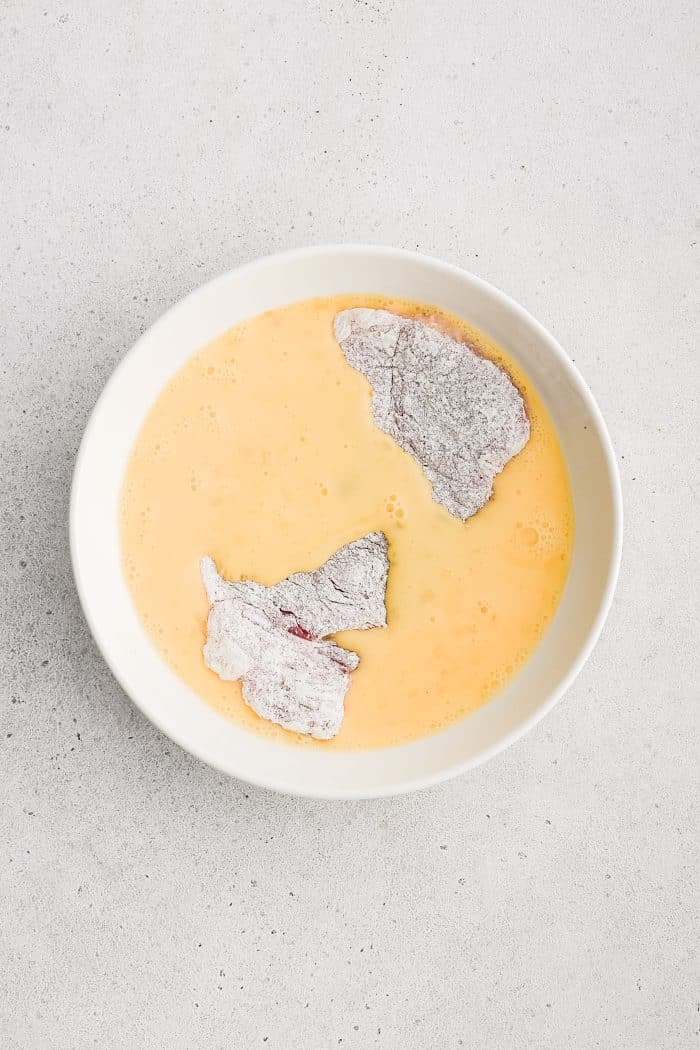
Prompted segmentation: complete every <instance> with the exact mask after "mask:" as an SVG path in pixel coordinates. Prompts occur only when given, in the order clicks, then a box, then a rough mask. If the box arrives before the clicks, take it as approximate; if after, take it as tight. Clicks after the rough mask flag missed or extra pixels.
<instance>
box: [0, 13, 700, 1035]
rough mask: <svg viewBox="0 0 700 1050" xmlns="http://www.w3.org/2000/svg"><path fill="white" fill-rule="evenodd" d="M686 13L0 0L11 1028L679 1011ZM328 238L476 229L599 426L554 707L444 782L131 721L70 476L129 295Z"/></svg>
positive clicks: (122, 345) (688, 531)
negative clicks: (229, 753)
mask: <svg viewBox="0 0 700 1050" xmlns="http://www.w3.org/2000/svg"><path fill="white" fill-rule="evenodd" d="M696 35H697V15H695V14H694V11H693V5H692V4H690V3H687V2H685V0H670V3H666V4H664V5H655V4H651V3H641V2H640V3H633V2H631V0H620V2H613V3H611V2H610V0H593V2H591V0H587V2H585V3H584V2H583V0H574V2H573V3H568V4H567V3H559V2H554V0H547V2H546V3H545V4H541V5H522V4H517V3H515V2H514V0H506V2H503V3H498V2H494V0H476V2H474V3H469V4H460V3H456V2H455V0H432V2H431V3H424V2H418V0H408V2H407V0H404V2H401V3H400V2H397V0H366V2H364V3H360V2H351V0H332V3H329V4H325V3H318V2H308V3H304V2H297V3H294V2H292V0H275V2H270V3H268V4H255V3H242V2H235V3H226V2H225V0H220V2H219V3H218V4H209V3H206V2H202V3H194V2H193V0H180V2H170V3H166V2H165V0H157V2H154V3H148V4H147V3H135V2H129V3H120V4H106V3H105V4H100V3H95V2H94V0H89V2H88V0H73V2H70V3H69V2H67V0H64V2H63V3H59V4H52V3H49V2H48V0H41V2H39V0H4V2H3V4H2V10H1V11H0V41H1V43H0V47H1V48H2V56H1V57H2V60H1V61H0V82H1V83H2V85H3V90H2V91H1V92H0V147H1V148H0V169H1V170H2V172H3V176H2V184H3V194H2V205H1V208H0V274H1V275H2V290H3V309H2V310H1V311H0V359H1V364H2V369H1V372H2V380H1V381H2V387H3V393H2V399H3V409H2V413H1V414H0V428H1V429H2V436H3V439H4V441H3V467H2V478H3V482H2V496H1V497H0V498H1V500H2V525H3V533H2V541H3V546H7V549H8V557H7V559H6V561H5V562H4V567H3V581H2V588H1V590H2V602H3V605H4V611H3V614H2V620H1V622H2V639H1V644H0V649H1V653H0V656H1V661H2V666H1V667H0V672H1V673H0V681H1V683H2V684H1V686H0V690H1V693H2V700H3V706H2V727H1V728H2V736H1V741H0V742H1V745H2V759H1V761H2V788H3V790H2V795H3V796H4V803H3V807H2V809H1V810H0V812H1V814H2V816H1V818H0V819H1V820H2V829H1V835H0V837H1V841H2V845H1V848H0V901H2V903H3V905H4V907H3V908H2V911H3V912H4V915H3V919H2V936H1V937H0V1031H1V1032H2V1039H1V1042H2V1046H3V1048H4V1050H15V1048H17V1050H34V1048H42V1050H43V1048H44V1047H51V1048H52V1050H82V1048H84V1047H93V1046H95V1047H99V1048H100V1050H125V1048H127V1047H129V1048H130V1047H134V1048H136V1047H138V1048H141V1047H145V1048H161V1047H163V1048H167V1050H193V1048H199V1047H206V1048H215V1050H228V1048H229V1047H235V1048H239V1047H240V1048H244V1050H247V1048H249V1047H257V1046H260V1047H261V1050H273V1048H274V1050H296V1048H303V1050H328V1048H330V1047H339V1048H341V1050H350V1048H363V1050H364V1048H367V1047H375V1046H376V1047H380V1048H384V1050H411V1048H418V1050H442V1048H443V1047H445V1048H447V1047H450V1048H452V1047H455V1048H456V1047H461V1046H464V1047H470V1048H477V1050H485V1048H486V1050H488V1048H498V1050H501V1048H519V1047H528V1048H529V1047H536V1048H552V1050H560V1048H563V1047H576V1048H589V1047H596V1046H598V1047H602V1048H605V1050H608V1048H611V1047H614V1048H616V1050H620V1048H629V1050H645V1048H649V1050H659V1048H661V1047H663V1048H664V1050H671V1048H686V1047H691V1046H695V1045H696V1043H697V1039H698V1030H699V1029H700V1013H699V1012H698V1010H699V1006H698V997H697V991H698V976H699V975H698V968H697V955H696V954H695V945H696V943H697V927H696V928H695V929H694V928H693V924H694V922H696V918H697V899H698V874H697V871H698V869H697V866H696V865H697V859H698V852H697V823H698V811H697V801H698V782H697V771H698V757H699V753H698V750H699V749H698V719H697V700H698V673H697V672H698V666H697V642H698V628H697V624H698V614H699V609H698V584H697V573H696V577H695V579H694V578H693V566H692V563H691V556H692V555H693V552H695V553H697V542H698V537H697V527H696V524H695V522H694V520H693V499H694V488H693V487H694V485H696V484H697V476H698V475H697V445H696V447H695V450H693V441H694V439H695V438H696V432H697V402H696V401H694V398H696V396H697V392H698V380H699V379H700V375H699V368H698V356H697V349H696V346H695V345H694V342H693V338H692V337H693V322H694V320H695V321H696V320H697V310H696V309H695V304H694V300H693V287H694V282H695V289H696V290H697V277H698V268H697V262H696V260H697V258H698V248H697V239H698V230H697V225H698V224H697V223H695V225H694V222H693V212H692V201H693V195H694V193H696V191H697V183H696V181H695V177H694V172H693V167H694V165H695V167H696V168H697V163H698V156H697V153H696V152H695V150H694V140H693V136H694V134H695V135H696V136H697V127H696V126H694V122H696V114H697V105H696V103H697V79H695V80H694V79H693V77H694V55H693V49H694V44H693V39H694V36H695V37H696ZM696 141H697V138H696ZM344 240H358V241H370V242H378V243H382V244H392V245H398V246H403V247H408V248H414V249H415V248H418V249H420V250H421V251H425V252H428V253H431V254H434V255H437V256H439V257H441V258H443V259H447V260H449V261H451V262H455V263H458V264H459V265H461V266H464V267H465V268H467V269H469V270H471V271H473V272H474V273H477V274H479V275H481V276H483V277H485V278H486V279H487V280H489V281H491V282H493V283H494V284H496V285H498V286H499V287H501V288H502V289H504V290H505V291H507V292H508V293H510V294H511V295H513V296H514V297H515V298H516V299H518V300H519V301H520V302H522V303H523V304H524V305H525V306H526V307H527V308H529V309H530V310H531V311H532V312H533V313H534V314H535V315H536V316H537V317H538V318H539V319H540V320H541V321H542V322H543V323H544V324H545V325H546V326H547V327H549V328H550V329H551V330H552V332H553V333H554V334H555V335H556V336H557V337H558V338H559V340H560V341H561V343H562V344H563V346H564V347H565V348H566V349H567V350H568V352H569V353H570V354H571V356H572V357H573V358H574V360H575V361H576V363H577V365H578V366H579V367H580V369H581V371H582V372H583V374H584V376H585V377H586V379H587V380H588V381H589V383H590V384H591V386H592V389H593V391H594V393H595V394H596V396H597V397H598V399H599V402H600V405H601V407H602V409H603V412H604V414H605V416H606V418H607V420H608V423H609V425H610V429H611V434H612V437H613V441H614V444H615V447H616V450H617V452H618V455H619V459H620V466H621V471H622V477H623V484H624V491H625V505H626V506H625V509H626V549H625V556H624V563H623V570H622V576H621V579H620V585H619V589H618V593H617V597H616V601H615V605H614V609H613V612H612V614H611V617H610V619H609V621H608V624H607V626H606V628H605V631H604V634H603V637H602V640H601V642H600V644H599V645H598V648H597V649H596V651H595V654H594V655H593V657H592V658H591V660H590V662H589V663H588V665H587V667H586V669H585V671H584V672H583V674H582V675H581V677H580V678H579V680H578V681H577V683H576V685H575V687H574V688H573V689H571V691H570V692H569V694H568V695H567V697H566V698H565V699H564V700H563V701H562V702H561V703H560V704H559V706H558V707H557V708H556V710H555V711H554V713H553V714H551V715H550V716H549V717H547V718H546V719H545V721H544V722H543V723H541V724H540V725H539V726H538V727H537V729H536V730H535V731H534V732H532V733H531V734H530V735H529V736H527V737H526V738H525V739H524V740H522V741H521V742H520V743H518V744H517V745H516V746H514V747H513V748H512V749H510V750H509V751H508V752H506V753H504V754H502V755H500V756H499V757H498V758H496V759H494V760H493V761H492V762H490V763H489V764H488V765H487V766H485V767H483V768H481V769H478V770H476V771H474V772H472V773H470V774H468V775H466V776H464V777H462V778H461V779H459V780H457V781H455V782H452V783H450V784H448V785H445V786H442V787H439V788H435V789H433V790H429V791H425V792H423V793H420V794H418V795H415V796H411V797H406V798H399V799H394V800H387V801H381V802H367V803H352V804H321V803H315V802H307V801H298V800H294V799H289V798H282V797H277V796H275V795H272V794H268V793H266V792H264V791H260V790H255V789H251V788H248V787H246V786H245V785H244V784H241V783H237V782H235V781H230V780H227V779H225V778H223V777H222V776H220V775H218V774H216V773H214V772H212V771H211V770H210V769H208V768H206V767H204V766H203V765H201V764H200V763H198V762H197V761H195V760H194V759H192V758H190V757H189V756H188V755H187V754H184V753H183V752H182V751H180V750H179V749H178V748H177V747H176V746H175V745H173V744H171V743H170V742H169V741H168V740H167V739H164V738H163V737H162V736H161V735H160V733H158V732H157V731H156V730H155V729H153V728H152V727H151V726H150V725H149V724H147V723H146V722H145V720H144V719H143V718H142V717H141V715H140V714H139V713H138V712H137V711H136V710H135V708H134V707H132V705H131V704H130V702H129V701H128V700H127V698H126V697H125V695H124V694H123V692H122V691H121V689H120V688H119V687H118V686H117V685H116V683H115V682H114V680H113V679H112V677H111V675H110V673H109V672H108V671H107V669H106V667H105V665H104V664H103V662H102V659H101V658H100V655H99V653H98V652H97V651H96V649H95V646H94V644H93V643H92V641H91V639H90V637H89V635H88V632H87V629H86V627H85V624H84V622H83V619H82V616H81V613H80V609H79V607H78V601H77V598H76V595H75V591H74V588H73V583H72V579H71V571H70V565H69V558H68V550H67V544H66V515H67V504H68V487H69V481H70V476H71V470H72V466H73V460H74V456H75V452H76V449H77V446H78V442H79V440H80V436H81V432H82V429H83V427H84V425H85V421H86V419H87V416H88V413H89V411H90V409H91V407H92V405H93V404H94V402H95V399H96V398H97V395H98V393H99V391H100V389H101V387H102V385H103V384H104V382H105V380H106V379H107V377H108V375H109V374H110V372H111V370H112V369H113V367H114V366H115V364H116V363H117V362H118V361H119V360H120V358H121V357H122V356H123V354H124V353H125V351H126V350H127V349H128V348H129V347H130V345H131V344H132V343H133V342H134V340H135V338H136V337H137V336H138V335H139V333H140V332H142V331H143V330H144V329H145V328H147V327H148V326H149V325H150V324H151V322H152V321H153V320H154V319H155V318H156V317H158V315H159V314H160V313H161V312H162V311H163V310H164V309H165V308H166V307H168V306H169V305H171V304H172V303H174V302H175V301H176V300H177V299H178V298H180V297H181V296H182V295H183V294H184V293H185V292H187V291H189V290H190V289H192V288H193V287H195V286H196V285H198V284H200V283H202V282H203V281H205V280H206V279H208V278H209V277H211V276H213V275H215V274H217V273H219V272H221V271H222V270H225V269H228V268H230V267H232V266H235V265H236V264H238V263H240V262H243V261H246V260H249V259H252V258H254V257H255V256H258V255H261V254H265V253H268V252H271V251H275V250H278V249H281V248H286V247H293V246H298V245H306V244H311V243H323V242H336V241H344ZM696 301H697V300H696ZM696 301H695V302H696ZM695 515H696V519H697V503H695Z"/></svg>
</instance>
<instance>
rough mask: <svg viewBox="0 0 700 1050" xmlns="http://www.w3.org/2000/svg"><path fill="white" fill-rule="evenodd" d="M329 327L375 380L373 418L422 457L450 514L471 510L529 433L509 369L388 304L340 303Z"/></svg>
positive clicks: (467, 514)
mask: <svg viewBox="0 0 700 1050" xmlns="http://www.w3.org/2000/svg"><path fill="white" fill-rule="evenodd" d="M334 331H335V337H336V339H337V340H338V342H339V344H340V346H341V349H342V351H343V353H344V355H345V357H346V360H347V361H348V363H349V364H350V365H352V367H353V368H355V369H357V371H358V372H362V374H363V375H364V376H365V377H366V378H367V379H368V380H369V382H370V384H371V387H372V392H373V397H372V414H373V417H374V422H375V423H376V424H377V426H378V427H379V428H380V430H383V431H384V432H385V433H386V434H388V435H389V436H390V437H392V438H393V439H394V441H396V442H397V444H399V445H400V446H401V448H403V449H404V450H405V451H406V452H408V453H409V455H411V456H413V458H414V459H415V460H416V461H417V462H418V463H419V464H420V466H421V467H422V468H423V471H424V472H425V474H426V476H427V478H428V480H429V481H430V483H431V485H432V488H433V499H434V500H435V501H436V502H437V503H441V504H442V505H443V506H444V507H446V508H447V510H448V511H449V512H450V514H452V515H453V516H454V517H455V518H461V519H462V520H466V519H467V518H470V517H471V516H472V514H476V512H477V511H478V510H480V509H481V508H482V507H483V506H484V504H485V503H487V502H488V501H489V499H490V498H491V495H492V492H493V479H494V477H495V476H496V474H499V473H500V471H501V470H503V468H504V466H505V465H506V463H507V462H508V460H509V459H511V458H512V457H513V456H515V455H516V454H517V453H518V452H520V451H521V449H522V448H523V447H524V446H525V444H526V442H527V440H528V438H529V437H530V422H529V420H528V417H527V412H526V411H525V404H524V402H523V399H522V397H521V395H520V392H519V390H518V389H517V387H515V386H514V385H513V383H512V382H511V380H510V378H509V377H508V375H506V373H505V372H504V371H503V370H502V369H500V368H499V367H498V365H496V364H495V363H494V362H493V361H490V360H488V358H484V357H480V356H479V354H477V353H475V352H474V351H473V350H471V349H470V348H469V347H468V346H466V345H465V344H464V343H458V342H456V340H454V339H452V338H450V336H449V335H447V334H446V333H445V332H442V331H440V330H439V329H438V328H432V327H431V326H430V325H427V324H424V323H423V322H422V321H417V320H414V319H413V318H409V317H400V316H399V315H397V314H392V313H389V312H388V311H387V310H368V309H355V310H343V311H342V312H341V313H339V314H338V315H337V316H336V318H335V323H334Z"/></svg>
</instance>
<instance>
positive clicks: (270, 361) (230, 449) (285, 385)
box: [122, 296, 574, 750]
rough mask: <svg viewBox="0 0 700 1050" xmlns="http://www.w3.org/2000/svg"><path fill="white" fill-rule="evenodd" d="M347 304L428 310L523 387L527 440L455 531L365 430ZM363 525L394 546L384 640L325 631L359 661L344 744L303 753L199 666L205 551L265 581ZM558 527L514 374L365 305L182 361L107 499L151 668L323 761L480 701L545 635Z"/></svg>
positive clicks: (484, 344) (367, 405)
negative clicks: (417, 321)
mask: <svg viewBox="0 0 700 1050" xmlns="http://www.w3.org/2000/svg"><path fill="white" fill-rule="evenodd" d="M353 306H368V307H376V308H383V309H388V310H394V311H395V312H396V313H402V314H407V315H411V316H422V317H425V318H426V319H427V320H429V321H430V323H432V324H437V325H440V326H441V327H443V328H444V329H445V330H447V331H449V333H450V334H451V335H453V336H454V337H455V338H458V339H461V340H464V341H465V342H468V343H469V344H470V345H471V346H472V347H474V348H475V349H477V350H478V351H479V352H481V353H483V354H485V355H486V356H488V357H490V358H492V359H493V360H495V361H496V362H497V363H498V364H500V365H501V366H502V367H504V368H506V370H507V371H508V372H509V374H510V375H511V377H512V379H513V381H514V382H515V383H516V385H517V386H518V387H519V389H520V391H521V393H522V394H523V397H524V399H525V402H526V405H527V410H528V414H529V416H530V422H531V429H532V433H531V436H530V440H529V442H528V444H527V445H526V446H525V448H524V450H523V451H522V452H521V453H520V454H519V455H518V456H516V457H515V458H514V459H513V460H511V461H510V463H508V465H507V466H506V468H505V470H504V471H503V472H502V473H501V474H500V475H499V476H498V477H497V478H496V481H495V486H494V496H493V498H492V499H491V501H490V503H488V504H487V505H486V506H485V507H484V508H483V509H482V510H481V511H479V513H478V514H476V515H475V516H474V517H472V518H470V519H469V520H468V521H467V522H461V521H459V520H457V519H456V518H453V517H451V516H450V514H449V513H448V512H447V511H446V510H445V509H444V508H443V507H441V506H439V505H438V504H437V503H435V502H434V501H433V499H432V496H431V489H430V485H429V483H428V481H427V479H426V478H425V476H424V474H423V472H422V471H421V468H420V467H419V466H418V464H417V463H416V462H415V461H414V460H413V459H412V458H411V457H410V456H409V455H408V454H407V453H406V452H404V451H402V449H400V448H399V447H398V446H397V445H396V444H395V443H394V442H393V441H392V440H391V438H389V437H388V436H387V435H385V434H383V433H382V432H381V431H380V430H378V429H377V428H376V427H375V426H374V424H373V422H372V415H371V391H370V387H369V385H368V383H367V381H366V380H365V379H364V377H363V376H362V375H360V374H359V373H357V372H355V371H354V370H353V369H352V368H351V367H350V366H349V365H348V364H347V362H346V361H345V358H344V357H343V354H342V351H341V350H340V347H339V346H338V344H337V342H336V341H335V339H334V336H333V319H334V317H335V315H336V314H337V313H338V312H339V311H340V310H344V309H347V308H349V307H353ZM375 529H382V530H383V531H384V533H385V534H386V536H387V539H388V541H389V558H390V570H389V584H388V589H387V616H388V627H387V628H386V629H384V630H381V629H379V630H371V631H347V632H343V633H342V634H339V635H336V640H337V641H338V643H339V644H340V645H343V646H345V647H347V648H349V649H353V650H355V651H356V652H357V653H358V654H359V656H360V666H359V668H358V669H357V670H356V671H354V672H353V674H352V676H351V685H350V689H349V691H348V694H347V699H346V704H345V720H344V723H343V727H342V729H341V731H340V733H339V734H338V736H337V737H336V738H335V739H334V740H332V741H328V742H317V741H313V740H311V739H310V738H305V737H300V736H297V735H296V734H293V733H288V732H286V731H285V730H283V729H281V728H279V727H278V726H274V725H272V724H270V723H268V722H265V721H264V720H262V719H261V718H259V717H258V716H257V715H256V714H255V713H254V712H253V711H251V710H250V708H249V707H248V706H247V705H246V704H245V703H244V701H243V699H242V696H241V684H240V682H223V681H221V680H220V679H219V678H218V677H217V675H216V674H214V672H213V671H210V670H209V669H208V668H207V667H205V665H204V661H203V658H202V646H203V644H204V640H205V634H206V620H207V614H208V604H207V600H206V596H205V593H204V588H203V586H202V582H201V579H200V575H199V560H200V558H201V557H202V555H203V554H210V555H211V556H212V557H213V558H214V560H215V561H216V564H217V566H218V568H219V571H220V572H221V573H222V574H223V575H224V576H225V577H226V578H227V579H230V580H234V581H235V580H239V579H241V578H244V577H248V578H251V579H255V580H258V581H259V582H261V583H264V584H268V585H269V584H272V583H275V582H277V581H278V580H281V579H283V578H284V577H286V576H289V575H290V574H291V573H293V572H298V571H301V570H305V571H308V570H311V569H315V568H318V566H319V565H321V564H322V563H323V562H324V561H325V560H326V559H327V558H328V557H329V555H330V554H332V553H333V552H334V551H335V550H337V549H338V547H340V546H342V545H343V544H345V543H348V542H349V541H350V540H354V539H357V538H358V537H359V536H362V535H364V534H365V533H367V532H372V531H374V530H375ZM573 531H574V522H573V507H572V501H571V493H570V489H569V482H568V476H567V471H566V466H565V463H564V459H563V455H562V453H561V450H560V447H559V444H558V441H557V437H556V433H555V430H554V426H553V424H552V422H551V420H550V418H549V416H548V415H547V413H546V410H545V409H544V407H543V405H542V403H541V401H540V399H539V397H538V395H537V393H536V391H535V389H534V387H533V385H532V383H531V382H530V381H529V379H528V378H527V376H526V375H525V374H524V373H523V372H522V370H521V369H520V368H519V367H518V366H517V365H516V364H515V363H514V362H513V361H512V360H511V359H509V358H508V357H507V356H506V355H505V354H504V353H503V351H501V350H500V349H499V348H498V347H496V346H495V345H494V344H492V343H490V342H489V341H488V340H487V339H486V338H485V337H484V336H483V335H481V334H480V333H479V332H477V331H475V330H474V329H471V328H469V327H467V326H466V325H464V324H463V323H461V322H460V321H458V320H457V319H456V318H454V317H452V316H450V315H446V314H444V313H442V312H440V311H437V310H435V309H433V308H429V307H421V306H419V305H417V304H415V303H409V302H405V301H402V300H392V299H385V298H381V299H380V298H377V297H372V296H337V297H333V298H329V299H313V300H308V301H305V302H301V303H295V304H293V305H291V306H287V307H282V308H280V309H277V310H273V311H270V312H269V313H266V314H262V315H260V316H259V317H256V318H253V319H251V320H249V321H246V322H244V323H243V324H241V325H238V326H237V327H236V328H234V329H232V330H231V331H229V332H226V333H225V334H223V335H222V336H220V337H219V338H218V339H216V340H215V341H214V342H213V343H212V344H210V345H209V346H208V347H206V348H205V349H203V350H202V351H201V352H200V353H198V354H197V355H195V356H194V357H193V358H192V359H191V360H190V361H189V362H188V363H187V364H186V365H185V366H184V367H183V368H182V369H181V370H180V372H179V373H178V374H177V375H176V376H175V377H174V379H172V380H171V382H170V383H169V384H168V385H167V386H166V387H165V389H164V390H163V392H162V393H161V395H160V396H159V398H158V400H157V401H156V402H155V404H154V406H153V408H152V409H151V411H150V413H149V415H148V416H147V418H146V421H145V423H144V425H143V428H142V430H141V432H140V434H139V437H138V439H137V441H136V444H135V446H134V449H133V452H132V455H131V459H130V462H129V465H128V468H127V472H126V477H125V481H124V488H123V496H122V551H123V560H124V570H125V573H126V576H127V579H128V583H129V588H130V591H131V595H132V598H133V601H134V604H135V606H136V609H137V611H138V614H139V616H140V618H141V621H142V623H143V625H144V628H145V630H146V631H147V633H148V634H149V636H150V638H151V640H152V642H153V644H154V645H155V646H156V648H157V649H158V650H159V652H160V653H161V654H162V656H163V657H164V659H165V660H166V661H167V662H168V663H169V664H170V666H171V667H172V668H173V669H174V670H175V671H176V673H177V674H178V675H179V676H180V677H181V678H182V679H184V681H185V682H186V683H187V684H188V685H189V686H190V687H191V688H192V689H193V690H194V691H195V692H196V693H198V694H199V695H200V696H201V697H203V698H204V699H205V700H206V701H207V702H208V703H210V704H211V705H213V706H214V707H215V708H216V709H217V710H218V711H220V712H221V713H222V714H224V715H226V716H227V717H229V718H232V719H234V720H235V721H236V722H238V723H239V724H241V725H243V726H245V727H246V728H248V729H250V730H252V731H255V732H260V733H264V734H265V735H267V736H271V737H273V738H276V739H280V740H284V741H286V742H288V743H296V744H300V745H302V746H307V747H314V748H324V749H326V750H327V749H329V748H331V749H333V748H338V749H356V748H373V747H382V746H389V745H392V744H398V743H405V742H408V741H411V740H416V739H419V738H420V737H423V736H426V735H427V734H429V733H431V732H434V731H436V730H439V729H442V728H445V727H446V726H449V725H451V724H453V723H454V722H456V721H458V720H459V719H462V718H464V717H465V716H466V715H468V714H470V713H471V712H473V711H475V710H476V709H477V708H478V707H480V706H481V705H482V704H484V703H486V702H487V701H488V700H489V699H490V698H491V697H492V696H493V695H494V694H495V693H496V692H498V691H499V690H500V689H501V688H502V687H503V686H504V685H505V684H506V683H507V681H508V680H509V679H510V678H511V677H512V676H513V675H514V674H515V673H516V672H517V671H518V669H519V668H520V667H522V665H523V663H524V662H525V661H526V660H527V658H528V657H529V656H530V655H531V653H532V651H533V650H534V648H535V647H536V645H537V643H538V641H539V640H540V638H541V636H542V633H543V631H544V630H545V628H546V627H547V624H548V623H549V621H550V619H551V617H552V615H553V613H554V611H555V609H556V606H557V603H558V601H559V598H560V596H561V593H562V590H563V587H564V583H565V581H566V576H567V572H568V568H569V562H570V557H571V551H572V545H573Z"/></svg>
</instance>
